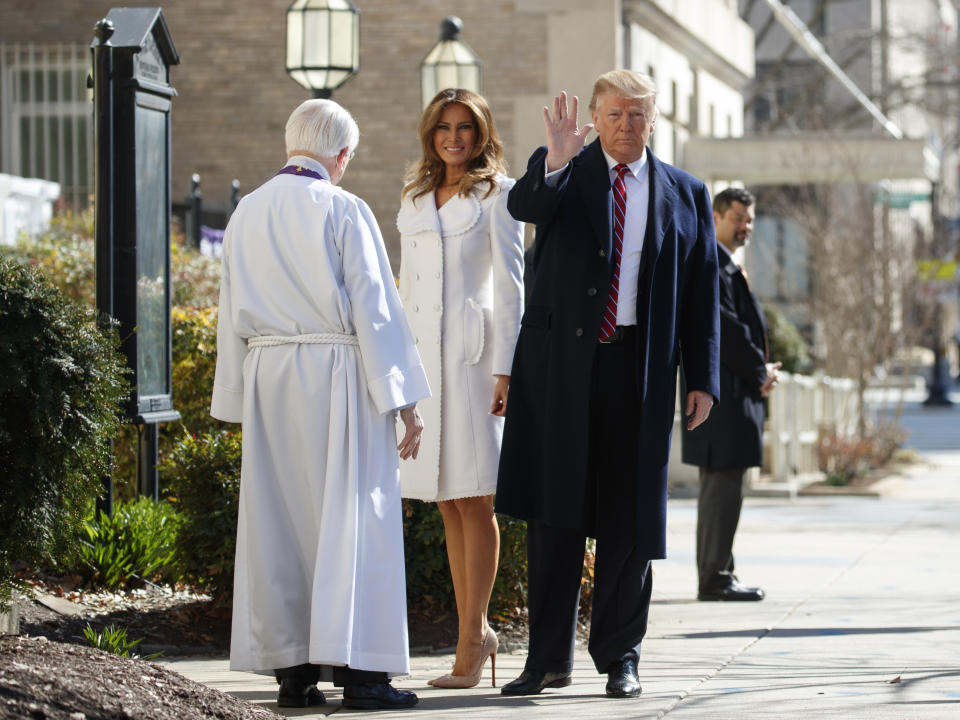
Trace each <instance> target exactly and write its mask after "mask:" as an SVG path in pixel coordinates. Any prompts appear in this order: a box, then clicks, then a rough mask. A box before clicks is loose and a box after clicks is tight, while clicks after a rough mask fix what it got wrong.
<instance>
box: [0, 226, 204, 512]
mask: <svg viewBox="0 0 960 720" xmlns="http://www.w3.org/2000/svg"><path fill="white" fill-rule="evenodd" d="M93 218H94V215H93V210H92V208H91V209H88V210H84V211H83V212H76V213H74V212H66V213H64V214H62V215H59V216H57V217H54V218H53V220H52V221H51V224H50V229H49V230H48V231H47V232H45V233H43V234H42V235H40V236H38V237H36V238H29V237H23V238H20V240H19V241H18V243H17V244H16V245H14V246H2V247H0V256H9V257H10V258H11V259H14V260H16V261H17V262H19V263H21V264H24V265H29V266H33V267H36V268H38V269H40V270H42V271H43V273H44V275H45V276H46V277H47V278H48V279H49V281H50V282H51V283H53V284H54V285H55V286H56V287H58V288H59V289H60V290H61V291H62V292H63V293H64V294H66V295H67V296H69V297H70V298H73V299H74V300H76V301H78V302H80V303H81V304H84V305H87V306H89V307H91V308H93V307H95V304H96V297H95V292H96V287H95V283H94V262H95V260H94V245H95V243H94V235H93ZM219 283H220V261H219V260H217V259H214V258H209V257H206V256H204V255H201V254H200V253H199V252H197V251H196V250H194V249H193V248H190V247H188V246H185V245H183V244H182V243H180V242H176V241H174V242H172V243H171V246H170V286H171V302H172V304H173V309H172V312H171V324H172V335H173V348H172V354H173V366H172V372H171V381H172V385H173V402H174V407H175V408H176V409H177V410H179V411H180V413H181V415H182V424H183V425H182V426H181V425H179V424H177V423H166V424H163V425H161V426H160V456H161V457H165V456H166V454H167V453H168V452H169V450H170V448H171V447H172V445H173V443H175V442H176V440H177V439H178V438H179V436H180V434H181V433H182V432H183V428H184V427H186V428H187V429H188V430H189V431H190V432H193V433H198V432H206V431H208V430H213V429H216V428H218V427H219V426H220V423H219V422H218V421H216V420H214V419H213V418H211V417H210V416H209V407H210V393H211V392H212V388H213V372H214V368H215V363H216V344H217V343H216V324H217V316H216V304H217V300H218V287H219ZM211 308H212V309H211ZM113 459H114V464H113V470H112V476H113V483H114V493H115V497H116V498H117V499H118V500H121V501H125V500H132V499H133V498H135V497H136V494H137V481H136V467H137V428H136V426H134V425H132V424H129V423H125V424H124V425H122V426H121V427H120V428H119V430H118V432H117V434H116V437H115V441H114V453H113Z"/></svg>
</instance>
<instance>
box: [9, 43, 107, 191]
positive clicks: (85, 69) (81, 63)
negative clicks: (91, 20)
mask: <svg viewBox="0 0 960 720" xmlns="http://www.w3.org/2000/svg"><path fill="white" fill-rule="evenodd" d="M89 72H90V50H89V48H87V47H86V46H84V45H10V44H0V130H2V145H0V171H2V172H5V173H8V174H10V175H20V176H22V177H38V178H43V179H44V180H52V181H54V182H58V183H60V193H61V198H63V200H64V201H66V202H67V203H69V204H71V205H73V206H75V207H77V206H85V205H87V204H89V201H90V200H89V196H90V195H91V193H92V192H93V127H92V121H93V107H92V105H91V103H90V94H89V91H88V90H87V75H88V74H89Z"/></svg>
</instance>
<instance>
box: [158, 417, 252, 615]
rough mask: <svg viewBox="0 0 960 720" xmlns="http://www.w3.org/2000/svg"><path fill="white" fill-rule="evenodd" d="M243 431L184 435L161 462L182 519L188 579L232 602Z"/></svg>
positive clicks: (181, 548)
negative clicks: (230, 599) (241, 434)
mask: <svg viewBox="0 0 960 720" xmlns="http://www.w3.org/2000/svg"><path fill="white" fill-rule="evenodd" d="M240 451H241V436H240V433H239V432H234V431H229V430H217V431H215V432H210V433H204V434H202V435H199V436H194V435H189V434H184V435H183V436H182V437H181V438H180V440H179V441H178V442H177V443H176V444H175V445H174V446H173V448H172V449H171V451H170V453H169V454H168V456H167V457H166V459H164V460H163V461H162V462H161V464H160V474H161V483H162V487H163V492H164V494H165V495H167V496H168V498H169V500H170V502H171V503H172V504H173V505H174V507H176V508H177V509H178V512H179V513H180V516H181V518H182V524H181V526H180V532H179V534H178V537H177V549H178V557H179V566H180V568H181V569H182V572H183V578H184V580H187V581H190V582H194V583H197V584H198V585H201V586H204V587H205V588H206V589H207V590H208V591H209V592H210V593H211V594H213V595H215V597H216V599H217V600H218V601H219V602H221V603H223V602H229V598H230V595H231V592H232V590H233V561H234V554H235V552H236V535H237V508H238V503H239V498H240Z"/></svg>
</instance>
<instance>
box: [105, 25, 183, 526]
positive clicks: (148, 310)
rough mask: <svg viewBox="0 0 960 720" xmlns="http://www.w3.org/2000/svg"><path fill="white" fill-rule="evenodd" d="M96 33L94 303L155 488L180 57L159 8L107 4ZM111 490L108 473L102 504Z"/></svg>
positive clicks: (144, 475) (142, 485) (146, 484)
mask: <svg viewBox="0 0 960 720" xmlns="http://www.w3.org/2000/svg"><path fill="white" fill-rule="evenodd" d="M95 35H96V37H95V39H94V41H93V43H92V44H91V48H92V50H93V90H94V114H95V120H96V137H95V144H96V180H95V192H96V196H95V205H96V215H95V235H96V274H97V280H96V282H97V309H98V311H99V312H100V314H101V316H109V317H112V318H114V319H115V320H117V321H118V323H119V330H120V337H121V338H122V345H121V350H122V351H123V353H124V354H125V355H126V357H127V363H128V366H129V367H130V369H131V371H132V381H133V391H132V392H131V394H130V398H129V400H128V402H127V405H126V407H125V408H124V410H125V413H126V416H127V418H128V419H129V420H130V421H131V422H134V423H136V424H137V426H138V430H139V441H140V451H139V454H138V461H137V475H138V485H139V490H140V492H141V493H143V494H147V495H152V496H153V497H157V495H158V491H159V488H158V483H157V467H156V465H157V423H161V422H170V421H173V420H178V419H179V418H180V413H178V412H177V411H176V410H174V409H173V396H172V388H171V381H170V366H171V333H170V330H171V329H170V177H171V173H170V106H171V99H172V98H173V97H175V96H176V94H177V93H176V90H174V89H173V88H172V87H171V86H170V66H171V65H176V64H178V63H179V62H180V57H179V55H177V51H176V48H175V47H174V45H173V40H172V39H171V37H170V33H169V31H168V30H167V25H166V22H165V21H164V19H163V13H162V12H161V11H160V8H113V9H112V10H110V12H109V14H108V15H107V17H106V18H104V19H103V20H101V21H99V22H98V23H97V24H96V27H95ZM111 495H112V488H111V487H110V486H109V483H108V487H107V488H106V498H107V500H106V503H107V508H106V509H107V511H108V512H109V510H110V508H109V504H110V502H111V500H110V498H111Z"/></svg>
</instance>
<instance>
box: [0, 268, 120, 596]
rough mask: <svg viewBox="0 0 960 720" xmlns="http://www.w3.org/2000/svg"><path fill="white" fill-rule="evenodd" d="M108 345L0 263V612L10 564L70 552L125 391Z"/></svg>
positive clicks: (105, 461) (49, 292)
mask: <svg viewBox="0 0 960 720" xmlns="http://www.w3.org/2000/svg"><path fill="white" fill-rule="evenodd" d="M117 345H118V341H117V337H116V334H115V333H113V334H111V333H106V334H105V333H103V332H102V331H101V330H100V329H99V328H98V327H97V325H96V322H95V317H94V313H93V311H92V310H90V309H87V310H85V309H83V308H81V307H79V306H78V305H76V304H75V303H74V302H71V301H70V300H68V299H67V298H65V297H64V296H63V294H62V293H61V292H59V291H58V290H57V289H55V288H54V287H53V286H51V285H49V284H48V283H46V282H45V281H44V279H43V278H42V276H41V275H40V274H39V273H38V272H37V271H36V270H34V269H31V268H29V267H27V266H24V265H21V264H18V263H16V262H13V261H11V260H9V259H7V258H0V367H2V368H3V373H0V408H2V410H0V467H2V468H3V471H4V475H5V477H4V482H3V483H2V484H0V605H4V606H5V605H6V603H7V601H8V600H9V597H10V591H11V582H12V581H13V579H14V574H13V563H14V562H15V561H17V560H23V561H26V562H29V563H37V564H40V563H46V562H53V563H55V562H57V561H58V560H62V559H66V558H69V557H70V556H71V555H72V554H73V553H74V552H75V549H76V538H77V534H78V533H79V531H80V529H81V525H82V520H83V516H84V511H85V509H86V508H87V507H88V505H89V504H90V503H91V502H92V500H93V498H95V497H96V496H97V495H99V494H100V492H101V489H102V485H101V478H102V477H103V476H104V475H106V474H107V473H108V472H109V468H110V456H111V448H110V441H111V440H112V439H113V437H114V436H115V435H116V433H117V429H118V428H119V425H120V420H119V419H118V415H117V411H118V409H119V407H120V403H121V401H122V400H123V399H124V397H125V396H126V393H127V392H128V386H127V384H126V382H125V381H124V373H125V370H124V360H123V357H122V356H121V355H120V354H119V353H118V352H117V351H116V347H117Z"/></svg>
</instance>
